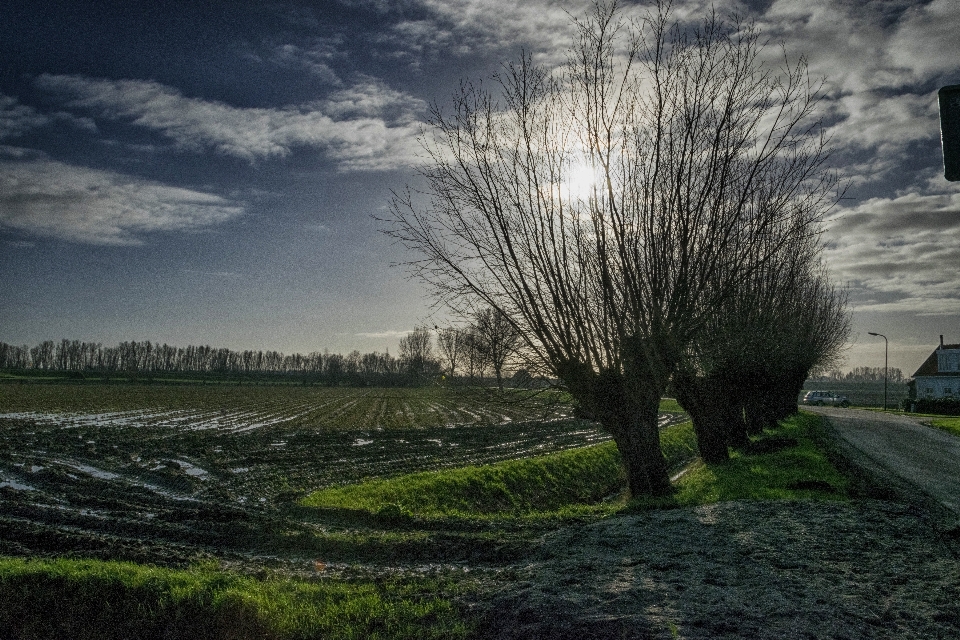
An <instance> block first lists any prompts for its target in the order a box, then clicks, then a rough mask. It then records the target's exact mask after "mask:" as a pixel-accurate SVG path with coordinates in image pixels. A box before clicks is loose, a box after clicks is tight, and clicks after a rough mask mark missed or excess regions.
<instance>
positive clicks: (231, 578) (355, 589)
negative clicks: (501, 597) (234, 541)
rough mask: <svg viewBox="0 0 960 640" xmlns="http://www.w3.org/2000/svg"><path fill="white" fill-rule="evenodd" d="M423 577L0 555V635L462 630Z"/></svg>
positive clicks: (287, 635) (338, 634)
mask: <svg viewBox="0 0 960 640" xmlns="http://www.w3.org/2000/svg"><path fill="white" fill-rule="evenodd" d="M450 588H452V586H451V585H447V584H442V583H438V582H436V581H432V580H427V579H416V580H415V579H406V580H399V579H394V580H392V581H389V580H388V581H379V582H373V581H368V582H361V583H351V582H347V581H337V580H331V579H327V578H318V579H315V580H312V581H308V580H294V579H279V578H273V579H269V578H268V579H256V578H252V577H246V576H241V575H238V574H233V573H228V572H224V571H222V570H220V569H219V568H217V567H202V566H201V567H194V568H191V569H186V570H175V569H162V568H157V567H152V566H145V565H136V564H131V563H125V562H104V561H94V560H62V559H61V560H24V559H15V558H2V557H0V603H2V604H0V636H3V637H8V636H9V637H16V638H18V639H19V640H28V639H34V638H36V639H40V638H75V639H78V640H82V639H86V638H91V639H93V638H96V639H98V640H112V639H114V638H116V639H118V640H119V639H121V638H138V639H152V638H158V639H159V638H233V639H236V640H242V639H246V638H251V639H252V638H268V639H272V638H276V639H291V640H292V639H307V638H324V639H328V638H329V639H334V638H336V639H341V638H342V639H353V638H464V637H467V636H468V635H469V633H470V632H471V630H472V627H471V623H469V622H467V619H466V618H464V617H463V616H461V615H460V613H459V612H458V610H457V609H456V607H454V605H452V604H451V602H450V601H449V599H447V598H446V597H444V596H443V595H442V593H443V592H445V591H446V590H448V589H450Z"/></svg>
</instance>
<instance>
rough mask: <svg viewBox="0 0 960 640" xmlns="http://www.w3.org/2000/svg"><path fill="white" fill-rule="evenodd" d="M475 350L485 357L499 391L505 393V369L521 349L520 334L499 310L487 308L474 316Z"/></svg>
mask: <svg viewBox="0 0 960 640" xmlns="http://www.w3.org/2000/svg"><path fill="white" fill-rule="evenodd" d="M473 335H474V336H475V348H477V349H478V350H479V351H480V352H481V353H482V354H483V355H484V357H485V360H486V361H487V362H488V363H489V365H490V367H491V368H492V369H493V375H494V377H495V378H496V380H497V390H498V391H499V392H500V393H501V394H502V393H503V368H504V366H506V364H507V361H508V360H509V359H510V358H511V356H513V355H514V354H515V353H516V352H517V349H519V348H520V345H521V343H522V338H521V336H520V332H519V331H518V330H517V328H516V327H515V326H514V325H513V323H512V322H511V321H510V319H509V318H508V317H507V316H506V314H504V313H503V311H501V310H499V309H494V308H492V307H487V308H485V309H481V310H480V311H478V312H477V313H476V315H475V316H474V324H473Z"/></svg>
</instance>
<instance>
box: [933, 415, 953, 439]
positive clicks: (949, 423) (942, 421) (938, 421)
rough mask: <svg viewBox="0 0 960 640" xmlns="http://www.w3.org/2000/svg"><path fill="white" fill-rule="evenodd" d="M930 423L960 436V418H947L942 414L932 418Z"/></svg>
mask: <svg viewBox="0 0 960 640" xmlns="http://www.w3.org/2000/svg"><path fill="white" fill-rule="evenodd" d="M930 425H931V426H934V427H936V428H937V429H942V430H943V431H946V432H947V433H952V434H953V435H955V436H960V418H945V417H942V416H940V417H937V418H935V419H934V420H931V421H930Z"/></svg>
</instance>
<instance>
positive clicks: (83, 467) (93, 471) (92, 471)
mask: <svg viewBox="0 0 960 640" xmlns="http://www.w3.org/2000/svg"><path fill="white" fill-rule="evenodd" d="M55 462H57V463H58V464H61V465H63V466H65V467H70V468H71V469H76V470H77V471H83V472H84V473H86V474H88V475H91V476H93V477H94V478H99V479H101V480H115V479H117V478H119V477H120V475H119V474H116V473H112V472H110V471H104V470H103V469H97V468H96V467H91V466H90V465H88V464H81V463H79V462H66V461H64V460H57V461H55Z"/></svg>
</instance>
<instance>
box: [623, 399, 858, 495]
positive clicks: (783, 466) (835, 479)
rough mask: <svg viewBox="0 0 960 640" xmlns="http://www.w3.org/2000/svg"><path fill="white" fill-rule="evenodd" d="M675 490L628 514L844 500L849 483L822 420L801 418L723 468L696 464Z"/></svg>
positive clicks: (788, 422)
mask: <svg viewBox="0 0 960 640" xmlns="http://www.w3.org/2000/svg"><path fill="white" fill-rule="evenodd" d="M674 484H675V487H676V493H675V494H674V495H673V496H670V497H669V498H665V499H664V498H660V499H652V500H651V499H639V500H634V501H632V502H631V503H630V504H629V505H628V506H627V511H642V510H646V509H651V508H665V507H685V506H694V505H700V504H709V503H713V502H723V501H728V500H795V499H819V500H845V499H847V497H848V491H847V489H848V485H849V480H848V478H847V477H846V476H845V475H844V474H842V473H841V472H840V471H838V470H837V468H836V467H835V466H834V465H833V464H832V463H831V461H830V456H829V453H828V451H827V449H826V448H825V440H824V432H823V423H822V418H821V417H819V416H816V415H812V414H808V413H800V414H797V415H795V416H793V417H791V418H789V419H787V420H785V421H783V422H782V423H781V425H780V427H779V428H778V429H777V430H775V431H768V432H766V433H764V434H763V435H761V436H758V437H756V438H754V439H753V441H752V443H751V446H750V447H749V448H748V449H747V450H745V451H734V452H732V453H731V457H730V460H728V461H726V462H724V463H721V464H704V463H703V462H702V461H697V462H696V463H694V465H693V466H692V467H691V468H690V469H689V470H688V471H687V472H686V473H685V474H684V475H683V476H681V477H680V478H679V479H678V480H677V481H676V482H675V483H674Z"/></svg>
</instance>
